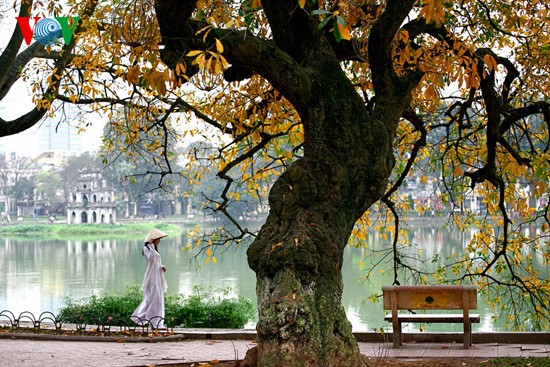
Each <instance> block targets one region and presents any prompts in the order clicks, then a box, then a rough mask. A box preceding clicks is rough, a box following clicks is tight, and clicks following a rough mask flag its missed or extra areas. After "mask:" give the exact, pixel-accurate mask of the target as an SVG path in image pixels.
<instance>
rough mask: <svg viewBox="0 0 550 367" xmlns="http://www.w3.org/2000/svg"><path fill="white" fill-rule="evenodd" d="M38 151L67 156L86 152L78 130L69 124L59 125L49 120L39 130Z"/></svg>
mask: <svg viewBox="0 0 550 367" xmlns="http://www.w3.org/2000/svg"><path fill="white" fill-rule="evenodd" d="M37 135H38V151H40V152H52V151H56V152H62V153H64V154H65V155H71V154H77V153H82V152H84V150H85V149H84V146H83V140H82V136H81V135H79V134H78V129H77V128H76V127H74V126H70V124H68V123H67V122H62V123H60V124H57V123H56V122H54V121H52V120H50V119H48V120H45V121H44V123H43V124H42V125H41V126H40V128H39V129H38V130H37Z"/></svg>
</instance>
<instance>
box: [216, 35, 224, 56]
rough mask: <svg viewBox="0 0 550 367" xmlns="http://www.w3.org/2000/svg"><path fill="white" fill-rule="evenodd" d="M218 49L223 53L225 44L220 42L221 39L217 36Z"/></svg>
mask: <svg viewBox="0 0 550 367" xmlns="http://www.w3.org/2000/svg"><path fill="white" fill-rule="evenodd" d="M216 50H217V51H218V52H219V53H223V45H222V43H221V42H220V40H219V39H217V38H216Z"/></svg>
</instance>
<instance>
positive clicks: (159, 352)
mask: <svg viewBox="0 0 550 367" xmlns="http://www.w3.org/2000/svg"><path fill="white" fill-rule="evenodd" d="M253 346H254V344H253V342H252V341H250V340H204V339H202V340H196V339H191V340H182V341H173V342H157V343H151V342H123V341H121V342H90V341H56V340H30V339H19V338H15V339H0V356H1V357H0V366H6V367H7V366H10V367H12V366H13V367H19V366H24V367H45V366H48V367H51V366H63V367H70V366H76V367H97V366H101V367H110V366H113V367H114V366H116V367H119V366H120V367H122V366H146V365H155V364H160V365H162V364H171V363H177V362H198V361H209V360H212V359H218V360H234V359H242V358H243V357H244V355H245V354H246V351H247V350H248V349H249V348H252V347H253ZM359 347H360V349H361V352H362V353H364V354H365V355H367V356H370V357H379V356H387V357H400V358H419V357H421V358H429V357H453V358H458V357H479V358H491V357H506V356H508V357H529V356H532V357H546V358H550V341H548V344H498V343H491V344H477V345H474V346H473V347H472V348H470V349H463V348H462V344H461V343H410V344H406V345H404V346H403V347H402V348H399V349H393V348H392V346H391V344H377V343H363V342H361V343H359Z"/></svg>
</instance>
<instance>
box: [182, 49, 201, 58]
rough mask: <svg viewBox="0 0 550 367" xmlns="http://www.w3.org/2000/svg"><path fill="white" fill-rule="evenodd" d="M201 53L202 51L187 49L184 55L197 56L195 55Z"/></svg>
mask: <svg viewBox="0 0 550 367" xmlns="http://www.w3.org/2000/svg"><path fill="white" fill-rule="evenodd" d="M202 53H203V52H202V51H200V50H193V51H189V52H188V53H187V55H185V56H187V57H193V56H197V55H199V54H202Z"/></svg>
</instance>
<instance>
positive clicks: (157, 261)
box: [131, 243, 168, 329]
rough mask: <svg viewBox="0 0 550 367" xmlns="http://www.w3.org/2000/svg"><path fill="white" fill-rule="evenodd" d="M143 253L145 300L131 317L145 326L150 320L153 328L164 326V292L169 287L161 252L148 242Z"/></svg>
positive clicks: (138, 323)
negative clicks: (145, 262)
mask: <svg viewBox="0 0 550 367" xmlns="http://www.w3.org/2000/svg"><path fill="white" fill-rule="evenodd" d="M143 255H144V256H145V259H146V261H147V268H146V269H145V276H144V277H143V283H142V284H141V290H142V291H143V300H142V301H141V304H140V305H139V306H138V308H136V310H135V311H134V313H133V314H132V316H131V318H132V320H133V321H134V322H135V323H136V324H137V325H142V326H145V325H147V324H148V323H149V322H150V323H151V325H152V327H153V328H156V329H162V328H164V327H165V326H164V292H165V291H166V289H167V288H168V286H167V284H166V279H165V278H164V272H163V270H162V268H163V266H162V262H161V258H160V254H159V253H158V252H157V251H156V250H155V245H154V244H152V243H148V244H146V245H145V246H143Z"/></svg>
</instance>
